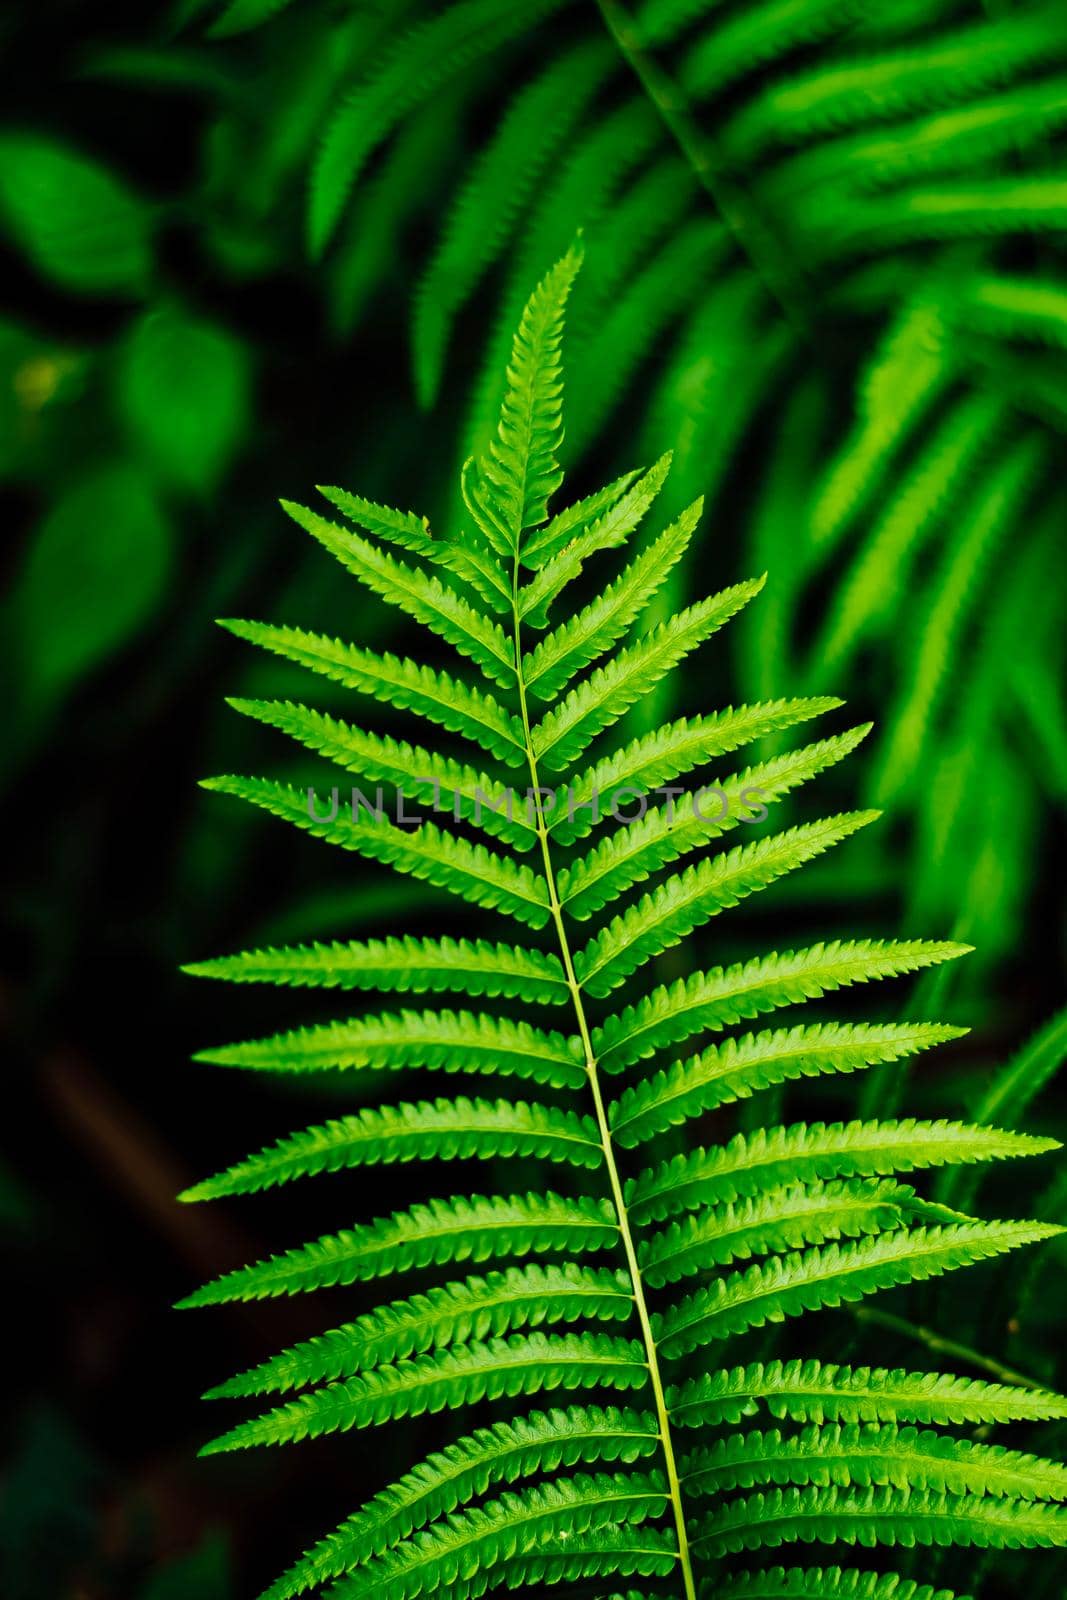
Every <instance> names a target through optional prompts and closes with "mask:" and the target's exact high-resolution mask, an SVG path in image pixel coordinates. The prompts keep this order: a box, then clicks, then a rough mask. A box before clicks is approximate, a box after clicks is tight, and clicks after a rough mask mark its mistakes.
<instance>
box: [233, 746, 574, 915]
mask: <svg viewBox="0 0 1067 1600" xmlns="http://www.w3.org/2000/svg"><path fill="white" fill-rule="evenodd" d="M201 787H202V788H204V789H209V790H210V791H211V792H212V793H214V794H230V795H236V796H237V797H238V798H239V799H241V800H247V801H249V802H250V803H251V804H252V805H255V806H260V807H261V808H262V809H263V810H264V811H269V812H270V813H271V814H272V815H273V816H276V817H282V818H284V820H285V821H286V822H291V823H293V824H294V825H295V826H296V827H298V828H303V829H304V830H305V831H306V832H308V833H312V834H314V835H315V837H316V838H318V839H326V840H328V841H329V843H330V844H336V845H340V847H341V849H342V850H357V851H359V852H360V854H361V855H365V856H368V857H369V858H370V859H371V860H372V861H381V862H383V863H384V864H385V865H386V866H390V867H393V868H394V869H395V870H396V871H397V872H404V873H409V874H410V875H411V876H412V877H414V878H421V879H423V880H425V881H427V882H429V883H431V884H433V885H434V887H435V888H440V889H447V890H449V891H450V892H451V893H452V894H457V895H461V896H463V897H464V898H465V899H467V900H469V901H472V902H473V903H474V904H475V905H482V906H488V907H491V908H494V909H498V910H500V911H505V912H508V913H510V915H511V916H513V917H517V918H518V920H519V921H520V922H525V923H526V924H527V925H528V926H529V927H532V928H542V927H544V925H545V923H546V922H547V921H548V918H549V907H548V895H547V893H546V891H545V888H544V885H543V883H542V882H541V880H540V879H538V878H536V877H535V876H534V874H533V873H532V872H531V871H530V869H529V867H525V866H516V865H515V863H514V862H513V861H511V860H510V859H509V858H508V857H506V856H499V855H495V854H494V853H493V852H492V851H490V850H487V849H485V847H484V846H483V845H474V844H470V843H469V842H468V841H467V840H466V839H462V838H459V837H457V836H456V835H454V834H449V833H445V832H444V831H443V830H442V829H441V828H438V827H436V826H435V825H434V823H432V822H423V823H420V824H419V826H418V827H417V828H411V829H404V828H401V827H398V826H397V825H396V824H395V823H392V822H389V821H388V819H387V818H385V817H379V818H377V819H376V820H362V819H361V820H354V819H353V818H352V817H350V816H348V817H346V816H345V815H344V813H343V812H341V811H338V814H337V815H335V816H330V817H328V818H324V817H322V816H320V815H318V814H317V812H316V810H315V800H314V792H313V791H312V792H311V793H310V794H309V795H303V794H301V792H300V791H299V790H297V789H294V788H292V787H290V786H289V785H288V784H283V783H273V782H271V781H270V780H269V779H266V778H238V777H223V778H208V779H206V780H205V781H204V783H203V784H202V785H201Z"/></svg>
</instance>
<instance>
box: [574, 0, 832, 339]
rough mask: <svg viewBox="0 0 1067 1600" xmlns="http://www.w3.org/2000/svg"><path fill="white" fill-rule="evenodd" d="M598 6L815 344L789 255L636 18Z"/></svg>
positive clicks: (764, 274)
mask: <svg viewBox="0 0 1067 1600" xmlns="http://www.w3.org/2000/svg"><path fill="white" fill-rule="evenodd" d="M596 5H597V10H598V11H599V12H600V15H601V17H602V18H603V21H604V26H605V27H606V28H607V30H608V32H609V34H610V35H611V37H612V40H613V41H614V43H615V45H616V48H617V49H618V51H619V54H620V55H621V56H622V58H623V60H624V61H625V62H626V63H627V65H628V66H629V68H630V70H631V71H632V72H633V74H634V76H635V77H636V78H637V81H638V82H639V83H640V85H641V87H642V89H643V90H644V92H645V94H646V95H647V96H648V98H649V100H650V102H651V104H652V106H653V107H654V109H655V111H656V113H657V115H658V116H659V119H660V121H661V122H662V123H663V125H664V127H665V128H666V130H667V132H668V133H669V134H670V136H671V138H672V139H673V140H674V142H675V144H676V145H677V147H678V150H679V151H680V153H681V155H682V157H683V159H684V161H685V163H686V165H687V166H688V167H689V169H690V170H691V172H692V174H693V176H694V178H695V179H696V181H697V183H698V184H699V185H700V187H701V188H702V189H703V190H704V192H705V194H706V195H707V196H708V197H709V199H710V200H711V202H712V204H713V205H714V207H715V209H716V211H717V212H718V214H719V216H720V217H721V218H722V220H723V222H724V223H725V224H726V226H727V227H728V228H729V230H730V232H731V233H732V234H733V236H734V239H735V240H736V242H737V244H738V245H739V246H740V247H741V249H742V250H743V251H744V252H745V254H746V255H747V256H748V259H749V261H750V262H751V263H752V265H753V266H754V267H755V269H756V271H757V273H758V274H759V276H760V277H761V278H762V279H763V282H764V284H765V286H766V288H767V289H768V291H769V292H770V294H771V295H772V296H773V297H774V299H775V300H777V302H778V304H779V306H780V307H781V309H782V311H783V312H784V313H785V316H786V318H787V320H788V321H789V323H790V324H791V326H792V327H793V330H794V332H796V333H797V334H799V335H800V336H801V337H802V338H804V339H805V340H806V341H808V342H809V343H814V341H813V339H812V335H811V327H810V320H811V319H810V317H809V315H808V312H807V308H806V306H805V305H803V304H802V301H801V298H800V296H799V295H798V293H797V282H796V277H795V274H794V273H792V272H790V270H789V268H788V266H787V264H786V261H785V256H784V253H783V252H782V251H781V250H780V249H779V247H778V244H777V242H776V241H775V239H774V238H773V236H772V234H771V232H770V229H769V228H768V226H767V224H766V223H765V222H764V221H763V219H762V217H760V216H759V215H758V214H757V212H756V210H755V208H754V207H753V206H752V204H751V203H750V201H749V200H748V198H747V196H745V195H744V193H743V192H742V190H741V189H740V187H739V186H738V185H737V184H736V183H734V181H733V180H732V179H731V177H730V176H729V174H728V173H727V172H726V171H725V169H724V167H723V164H722V162H721V161H719V160H717V159H716V156H715V153H714V149H713V147H712V145H711V143H710V141H709V140H708V139H707V138H705V136H704V135H703V134H702V133H701V131H700V129H699V127H698V126H697V124H696V122H695V121H694V120H693V117H692V116H691V114H690V111H689V107H688V105H687V104H686V101H685V97H684V94H683V91H682V89H681V88H680V87H679V85H678V84H677V83H675V82H674V80H673V79H672V78H670V77H668V75H667V73H665V72H664V71H663V69H662V67H660V66H659V64H658V62H657V61H655V59H654V58H653V57H652V56H650V55H649V54H647V52H646V51H645V50H644V48H643V47H642V45H641V42H640V40H639V38H638V35H637V32H636V30H635V27H634V22H633V19H632V17H630V16H629V14H628V13H627V11H626V9H625V7H624V6H622V5H621V4H620V3H619V0H596Z"/></svg>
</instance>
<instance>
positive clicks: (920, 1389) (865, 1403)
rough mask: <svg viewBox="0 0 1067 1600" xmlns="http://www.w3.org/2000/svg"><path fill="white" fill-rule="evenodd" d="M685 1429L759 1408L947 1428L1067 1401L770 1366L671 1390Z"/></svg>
mask: <svg viewBox="0 0 1067 1600" xmlns="http://www.w3.org/2000/svg"><path fill="white" fill-rule="evenodd" d="M669 1400H670V1409H671V1415H672V1417H673V1418H674V1420H675V1421H676V1422H677V1423H678V1424H679V1425H680V1426H682V1427H686V1428H696V1427H702V1426H705V1425H707V1424H711V1425H718V1424H720V1423H738V1422H740V1421H741V1420H742V1418H744V1417H751V1416H755V1415H756V1414H757V1413H758V1412H759V1409H760V1406H761V1405H763V1406H766V1408H767V1410H768V1412H769V1413H770V1415H771V1416H772V1417H774V1418H776V1419H778V1420H784V1419H786V1418H788V1419H789V1420H790V1421H791V1422H818V1423H823V1422H923V1423H940V1424H943V1425H952V1424H961V1423H993V1422H1018V1421H1022V1420H1029V1421H1034V1420H1038V1419H1044V1418H1049V1417H1064V1416H1067V1398H1065V1397H1064V1396H1063V1395H1058V1394H1051V1393H1050V1392H1049V1391H1047V1390H1045V1389H1036V1388H1035V1389H1023V1388H1021V1387H1018V1388H1017V1387H1014V1386H1009V1385H1008V1384H1003V1383H986V1382H984V1381H983V1380H982V1379H980V1378H957V1377H953V1376H951V1375H950V1374H946V1373H943V1372H905V1371H904V1370H903V1369H901V1368H897V1369H894V1370H893V1371H888V1370H887V1369H885V1368H881V1367H842V1366H836V1365H833V1364H830V1363H825V1362H819V1361H785V1362H782V1361H770V1362H768V1363H767V1364H766V1365H762V1364H759V1363H757V1364H755V1365H753V1366H748V1367H732V1368H730V1369H729V1370H724V1371H722V1372H716V1373H711V1374H706V1375H705V1376H703V1377H700V1378H693V1379H690V1380H688V1381H687V1382H685V1383H683V1384H681V1385H680V1386H679V1387H677V1388H675V1389H673V1390H672V1391H671V1393H670V1396H669Z"/></svg>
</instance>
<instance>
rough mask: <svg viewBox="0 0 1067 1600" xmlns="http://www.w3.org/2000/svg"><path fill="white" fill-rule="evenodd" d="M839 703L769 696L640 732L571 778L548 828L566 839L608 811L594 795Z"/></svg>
mask: <svg viewBox="0 0 1067 1600" xmlns="http://www.w3.org/2000/svg"><path fill="white" fill-rule="evenodd" d="M840 705H841V701H840V700H834V699H832V698H830V697H828V696H821V697H819V696H815V697H813V698H811V699H806V700H775V701H771V702H769V703H767V704H763V705H754V706H739V707H738V708H737V710H736V711H735V710H732V709H731V710H727V711H719V712H716V713H715V714H714V715H713V716H708V717H682V718H679V720H678V721H677V722H673V723H670V724H669V725H668V726H667V727H665V728H657V729H655V730H654V731H653V732H651V733H647V734H641V735H639V736H638V737H637V738H636V739H632V740H631V741H630V743H629V744H627V745H625V746H623V748H622V749H620V750H615V751H613V752H612V754H611V755H608V756H605V757H604V758H603V760H601V761H598V762H597V763H596V765H595V766H593V767H591V768H589V769H588V770H587V771H585V772H582V773H580V774H579V775H578V776H577V777H576V778H574V779H573V780H572V781H571V783H570V795H571V799H570V804H569V806H568V809H567V811H566V813H563V812H559V813H558V814H557V815H554V816H552V817H550V818H549V831H550V832H551V833H552V835H553V837H555V838H557V839H558V840H559V842H560V843H561V844H572V843H573V842H574V840H575V839H579V838H582V837H583V836H584V835H585V834H587V833H589V832H590V831H591V830H592V829H593V828H594V827H595V826H596V824H597V822H598V821H602V820H603V818H604V816H605V815H607V814H609V813H608V812H607V810H606V808H605V806H604V805H601V806H600V807H599V808H595V802H596V801H597V800H598V798H599V799H600V800H601V801H604V800H606V799H607V798H609V797H612V796H615V795H620V794H623V793H624V792H625V794H627V795H629V794H631V792H632V791H636V792H637V793H639V794H643V793H645V792H646V791H647V790H650V789H654V788H655V787H656V786H657V785H658V784H663V783H668V782H670V781H671V780H672V779H674V778H678V777H681V775H682V773H683V772H691V771H692V770H693V769H694V767H700V766H703V765H704V764H705V763H707V762H709V761H712V760H714V759H715V757H716V756H721V755H727V754H728V753H729V752H730V751H731V750H736V749H737V748H738V746H739V745H743V744H751V743H752V742H753V741H754V740H756V739H763V738H766V737H767V736H768V735H770V734H773V733H779V732H782V731H784V730H785V729H786V728H792V727H794V726H795V725H796V724H797V723H798V722H807V721H808V720H809V719H810V718H812V717H818V716H821V715H822V714H823V712H825V711H833V710H836V708H837V707H838V706H840Z"/></svg>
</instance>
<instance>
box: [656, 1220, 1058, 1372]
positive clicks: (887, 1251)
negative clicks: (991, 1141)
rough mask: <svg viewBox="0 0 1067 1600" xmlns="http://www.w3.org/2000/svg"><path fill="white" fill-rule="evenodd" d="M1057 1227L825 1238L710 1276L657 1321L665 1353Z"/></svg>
mask: <svg viewBox="0 0 1067 1600" xmlns="http://www.w3.org/2000/svg"><path fill="white" fill-rule="evenodd" d="M1059 1231H1060V1230H1059V1229H1058V1228H1054V1227H1051V1226H1049V1225H1047V1224H1043V1223H1038V1222H960V1223H956V1224H950V1225H948V1226H946V1227H933V1228H913V1229H909V1230H900V1231H897V1232H890V1233H883V1234H879V1235H876V1236H875V1237H873V1238H864V1239H859V1240H857V1241H856V1242H854V1243H849V1244H844V1245H837V1244H829V1245H827V1246H825V1248H823V1247H816V1248H815V1249H812V1250H808V1251H806V1252H805V1253H804V1254H803V1255H794V1256H786V1257H783V1258H780V1259H776V1260H774V1261H772V1262H770V1263H768V1264H767V1265H766V1266H764V1265H761V1264H758V1263H757V1264H756V1265H755V1266H752V1267H749V1268H748V1270H747V1271H745V1272H737V1273H730V1274H728V1275H727V1276H726V1277H722V1278H719V1279H717V1280H716V1282H715V1285H714V1287H713V1288H711V1289H702V1290H698V1291H697V1292H696V1293H694V1294H693V1295H691V1296H689V1297H688V1299H686V1300H683V1301H681V1302H680V1303H679V1304H678V1305H676V1306H672V1307H670V1308H669V1309H668V1310H667V1311H665V1312H664V1313H663V1314H662V1317H661V1319H660V1322H659V1324H658V1338H659V1343H660V1345H661V1346H662V1348H663V1349H664V1350H665V1352H666V1353H667V1354H668V1355H682V1354H684V1353H685V1352H686V1351H687V1350H694V1349H697V1348H698V1347H699V1346H700V1345H702V1344H705V1343H707V1342H709V1341H710V1340H714V1339H726V1338H729V1336H730V1335H731V1334H733V1333H738V1332H741V1331H743V1330H744V1329H747V1328H761V1327H763V1325H764V1324H765V1323H767V1322H781V1321H783V1320H784V1319H785V1318H786V1317H791V1316H800V1315H801V1314H802V1313H803V1312H805V1311H815V1310H818V1309H820V1308H821V1307H823V1306H839V1305H842V1304H847V1303H848V1302H849V1301H854V1300H860V1299H862V1298H863V1296H864V1295H866V1294H873V1293H874V1292H875V1291H876V1290H878V1289H886V1288H890V1287H892V1286H893V1285H894V1284H898V1283H910V1282H916V1281H921V1280H923V1279H925V1278H933V1277H938V1276H940V1275H941V1273H943V1272H951V1271H953V1270H954V1269H956V1268H957V1267H966V1266H970V1265H971V1264H972V1263H973V1262H976V1261H984V1260H987V1259H988V1258H989V1257H990V1256H993V1255H997V1254H999V1253H1000V1252H1001V1251H1004V1250H1014V1249H1017V1248H1018V1247H1019V1246H1020V1245H1024V1244H1033V1243H1034V1242H1035V1241H1037V1240H1039V1239H1050V1238H1052V1237H1054V1235H1055V1234H1057V1233H1058V1232H1059Z"/></svg>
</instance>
